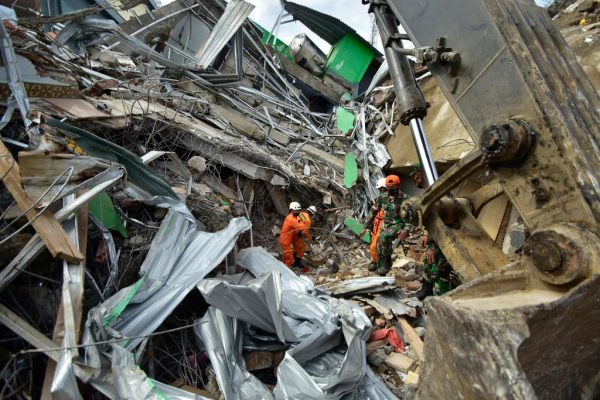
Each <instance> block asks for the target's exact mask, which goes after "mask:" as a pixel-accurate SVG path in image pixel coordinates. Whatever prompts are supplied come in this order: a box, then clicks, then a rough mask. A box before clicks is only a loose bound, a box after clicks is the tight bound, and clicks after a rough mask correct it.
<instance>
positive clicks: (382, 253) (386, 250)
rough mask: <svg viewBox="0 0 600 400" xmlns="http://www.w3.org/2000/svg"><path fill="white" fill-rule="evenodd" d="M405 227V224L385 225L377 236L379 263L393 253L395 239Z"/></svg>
mask: <svg viewBox="0 0 600 400" xmlns="http://www.w3.org/2000/svg"><path fill="white" fill-rule="evenodd" d="M402 229H404V226H403V224H394V225H385V224H384V225H383V226H382V227H381V231H380V232H379V237H378V238H377V265H378V266H381V265H382V264H383V262H385V258H386V257H388V256H391V255H392V252H393V250H394V249H393V246H394V240H396V238H397V237H398V234H400V231H401V230H402Z"/></svg>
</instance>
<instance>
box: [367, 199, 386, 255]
mask: <svg viewBox="0 0 600 400" xmlns="http://www.w3.org/2000/svg"><path fill="white" fill-rule="evenodd" d="M382 225H383V208H382V209H380V210H379V212H378V213H377V215H376V216H375V219H374V220H373V234H372V235H371V247H370V248H371V258H372V259H373V261H374V262H377V259H378V258H377V239H379V232H381V226H382Z"/></svg>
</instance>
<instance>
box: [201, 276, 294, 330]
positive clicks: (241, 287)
mask: <svg viewBox="0 0 600 400" xmlns="http://www.w3.org/2000/svg"><path fill="white" fill-rule="evenodd" d="M227 278H229V279H231V276H230V277H225V278H221V279H203V280H202V281H201V282H200V283H199V284H198V289H199V290H200V292H201V293H202V295H203V296H204V298H205V299H206V301H207V302H208V304H210V305H212V306H215V307H217V308H218V309H219V310H220V311H222V312H224V313H225V314H226V315H228V316H230V317H233V318H237V319H239V320H242V321H245V322H249V323H251V324H252V325H254V326H255V327H257V328H260V329H262V330H264V331H266V332H271V333H275V334H277V337H278V338H279V340H281V341H282V342H285V341H286V334H285V333H284V321H283V318H282V317H283V314H282V305H281V285H280V277H279V275H278V274H277V273H275V272H271V273H269V274H265V275H263V276H261V277H259V278H256V279H253V280H252V281H250V282H248V283H246V284H233V283H229V282H227V281H225V280H224V279H227ZM233 296H235V299H233V298H232V297H233ZM286 328H287V330H288V335H290V334H293V332H291V331H290V330H289V327H286Z"/></svg>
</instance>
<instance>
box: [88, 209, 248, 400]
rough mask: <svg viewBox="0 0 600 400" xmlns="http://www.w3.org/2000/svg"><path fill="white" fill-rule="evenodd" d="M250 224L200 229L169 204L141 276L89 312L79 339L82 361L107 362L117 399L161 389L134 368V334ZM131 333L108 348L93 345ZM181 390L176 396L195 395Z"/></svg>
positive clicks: (156, 319) (154, 324) (169, 307)
mask: <svg viewBox="0 0 600 400" xmlns="http://www.w3.org/2000/svg"><path fill="white" fill-rule="evenodd" d="M250 226H251V224H250V222H249V221H248V220H247V219H245V218H236V219H233V220H231V221H230V223H229V226H228V227H227V228H225V229H223V230H221V231H219V232H215V233H207V232H202V231H199V230H198V229H197V228H196V221H195V219H194V218H193V216H192V215H191V214H190V213H189V211H188V210H187V209H186V208H185V207H184V206H183V207H181V206H180V207H177V206H173V207H171V209H170V210H169V213H168V214H167V216H166V217H165V219H164V220H163V222H162V224H161V227H160V229H159V231H158V232H157V234H156V235H155V237H154V239H153V241H152V244H151V248H150V251H149V253H148V256H147V257H146V260H145V261H144V264H143V265H142V267H141V270H140V275H141V276H142V277H141V278H140V279H139V280H138V282H136V283H135V284H134V285H132V286H130V287H127V288H124V289H122V290H120V291H119V292H117V293H116V294H115V295H113V296H112V297H110V298H109V299H107V300H106V301H105V302H103V303H101V304H99V305H98V306H96V307H94V308H93V309H92V310H90V312H89V313H88V318H87V321H86V324H85V329H84V337H83V340H82V343H83V344H86V345H88V346H86V347H85V350H84V355H83V357H82V358H81V360H80V361H81V362H82V364H84V365H86V366H88V367H91V368H94V369H97V370H103V368H105V367H104V366H105V365H106V364H107V363H112V368H111V373H112V374H110V375H109V376H111V377H112V378H113V379H112V381H111V382H110V383H112V384H114V385H115V386H116V391H117V393H118V397H119V398H130V399H144V398H146V397H145V396H146V392H147V391H148V390H149V389H148V387H149V386H150V390H151V391H152V393H153V394H155V393H157V392H160V389H159V388H158V387H157V385H156V384H153V383H152V382H151V381H149V380H148V379H147V377H146V375H145V374H144V373H143V371H141V370H140V369H139V368H137V367H136V366H135V362H134V359H133V355H132V353H131V350H132V349H133V348H135V347H136V346H137V345H139V344H140V343H141V341H142V340H143V338H142V337H139V336H144V335H147V334H150V333H152V332H153V331H155V330H156V328H158V326H160V324H161V323H162V322H163V321H164V319H165V318H167V316H168V315H169V314H170V313H171V312H172V311H173V309H174V308H175V307H176V306H177V305H178V304H179V303H180V302H181V301H182V300H183V298H184V297H185V296H186V295H187V294H188V293H189V292H190V291H191V290H192V289H193V288H194V287H195V285H196V284H197V283H198V282H199V281H200V280H202V278H204V277H205V276H206V274H208V273H209V272H210V271H212V270H213V269H214V268H215V267H216V266H217V265H219V264H220V263H221V262H222V261H223V260H224V258H225V256H226V255H227V254H228V253H229V252H230V251H231V250H232V249H233V246H234V245H235V242H236V240H237V237H238V236H239V235H240V234H241V233H242V232H244V231H246V230H248V229H250ZM134 336H135V337H136V338H132V339H130V340H129V341H126V342H125V341H124V342H122V343H119V344H115V343H113V344H112V346H108V345H102V344H98V345H94V343H97V342H100V341H104V340H110V339H113V338H120V337H134ZM103 371H104V372H105V373H106V372H107V371H105V370H103ZM180 392H181V393H179V394H178V396H179V398H195V397H185V391H180ZM181 396H184V397H181Z"/></svg>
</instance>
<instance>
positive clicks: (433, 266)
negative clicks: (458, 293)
mask: <svg viewBox="0 0 600 400" xmlns="http://www.w3.org/2000/svg"><path fill="white" fill-rule="evenodd" d="M423 261H424V266H425V271H424V274H423V286H422V288H421V290H420V291H419V293H417V297H422V298H425V297H427V296H429V295H431V294H433V295H434V296H441V295H443V294H444V293H446V292H449V291H450V290H452V285H451V282H450V273H451V272H452V267H450V264H448V261H446V257H444V255H443V254H442V251H441V250H440V248H439V247H438V246H437V245H436V244H435V243H434V242H431V243H429V246H428V247H427V250H426V251H425V254H424V260H423Z"/></svg>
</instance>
